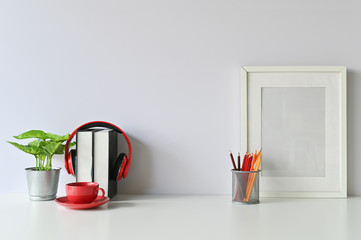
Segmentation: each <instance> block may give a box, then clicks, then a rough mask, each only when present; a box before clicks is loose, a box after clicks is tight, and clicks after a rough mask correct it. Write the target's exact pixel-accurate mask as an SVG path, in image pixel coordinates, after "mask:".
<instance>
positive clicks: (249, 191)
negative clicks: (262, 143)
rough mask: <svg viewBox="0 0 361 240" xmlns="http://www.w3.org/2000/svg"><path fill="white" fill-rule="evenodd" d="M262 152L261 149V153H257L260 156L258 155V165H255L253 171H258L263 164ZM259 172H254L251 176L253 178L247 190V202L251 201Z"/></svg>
mask: <svg viewBox="0 0 361 240" xmlns="http://www.w3.org/2000/svg"><path fill="white" fill-rule="evenodd" d="M260 153H261V151H260V152H259V154H257V156H258V157H257V161H256V165H255V167H254V170H253V171H258V169H259V165H260V164H261V160H262V158H261V155H260ZM257 174H258V173H252V176H251V179H250V182H249V186H247V190H246V198H245V199H244V200H245V201H246V202H248V201H249V198H250V196H251V193H252V189H253V185H254V182H255V180H256V177H257Z"/></svg>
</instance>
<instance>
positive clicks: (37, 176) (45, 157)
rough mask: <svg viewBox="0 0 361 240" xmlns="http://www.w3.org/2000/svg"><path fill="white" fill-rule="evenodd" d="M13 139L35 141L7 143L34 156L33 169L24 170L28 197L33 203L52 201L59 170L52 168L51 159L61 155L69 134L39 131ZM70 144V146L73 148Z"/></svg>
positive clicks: (56, 186)
mask: <svg viewBox="0 0 361 240" xmlns="http://www.w3.org/2000/svg"><path fill="white" fill-rule="evenodd" d="M14 138H16V139H19V140H23V139H32V138H33V139H35V140H33V141H31V142H29V143H28V144H27V145H22V144H19V143H16V142H10V141H8V143H10V144H12V145H13V146H15V147H17V148H18V149H20V150H22V151H24V152H26V153H29V154H31V155H34V157H35V159H36V164H35V167H29V168H25V172H26V179H27V183H28V190H29V197H30V200H33V201H43V200H53V199H55V198H56V193H57V191H58V182H59V174H60V169H61V168H58V167H53V166H52V158H53V156H54V155H55V154H63V153H64V150H65V145H63V142H65V141H66V140H68V138H69V134H67V135H64V136H60V135H56V134H52V133H45V132H43V131H41V130H30V131H27V132H24V133H22V134H20V135H17V136H14ZM74 144H75V143H72V144H71V146H74Z"/></svg>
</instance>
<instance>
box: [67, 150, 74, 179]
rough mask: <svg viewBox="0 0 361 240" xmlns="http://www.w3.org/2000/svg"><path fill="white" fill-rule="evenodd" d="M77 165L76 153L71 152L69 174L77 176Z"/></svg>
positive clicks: (69, 155)
mask: <svg viewBox="0 0 361 240" xmlns="http://www.w3.org/2000/svg"><path fill="white" fill-rule="evenodd" d="M75 165H76V151H75V150H74V149H72V150H70V152H69V154H68V169H67V171H68V173H69V174H72V175H73V176H75V169H76V167H75Z"/></svg>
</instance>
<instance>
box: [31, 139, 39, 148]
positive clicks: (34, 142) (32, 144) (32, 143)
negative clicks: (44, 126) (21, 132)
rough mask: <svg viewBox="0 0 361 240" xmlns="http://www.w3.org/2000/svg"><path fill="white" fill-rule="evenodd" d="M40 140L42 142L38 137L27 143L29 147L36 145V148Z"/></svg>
mask: <svg viewBox="0 0 361 240" xmlns="http://www.w3.org/2000/svg"><path fill="white" fill-rule="evenodd" d="M41 142H43V141H42V140H40V139H37V140H34V141H32V142H29V143H28V145H29V146H30V147H37V148H38V147H40V144H41Z"/></svg>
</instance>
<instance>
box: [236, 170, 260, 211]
mask: <svg viewBox="0 0 361 240" xmlns="http://www.w3.org/2000/svg"><path fill="white" fill-rule="evenodd" d="M260 172H261V170H258V171H238V170H232V202H234V203H244V204H257V203H259V173H260Z"/></svg>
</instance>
